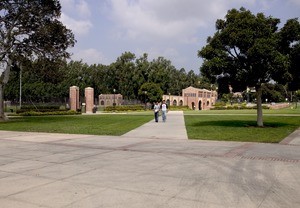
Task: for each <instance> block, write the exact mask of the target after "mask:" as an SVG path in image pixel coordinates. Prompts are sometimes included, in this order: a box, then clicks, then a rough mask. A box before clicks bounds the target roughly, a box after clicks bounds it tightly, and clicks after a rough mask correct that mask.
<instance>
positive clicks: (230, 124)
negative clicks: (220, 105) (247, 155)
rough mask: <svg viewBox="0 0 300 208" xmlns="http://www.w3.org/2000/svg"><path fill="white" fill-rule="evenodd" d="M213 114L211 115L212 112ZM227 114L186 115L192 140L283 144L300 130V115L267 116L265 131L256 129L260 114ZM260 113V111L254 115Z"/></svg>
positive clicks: (259, 128) (187, 126) (260, 128)
mask: <svg viewBox="0 0 300 208" xmlns="http://www.w3.org/2000/svg"><path fill="white" fill-rule="evenodd" d="M210 112H211V111H210ZM237 113H238V111H235V114H234V113H233V114H230V115H229V114H228V112H225V113H223V114H222V112H220V114H218V115H208V114H199V113H198V114H193V115H192V114H190V115H188V113H186V114H185V124H186V128H187V133H188V137H189V139H203V140H222V141H243V142H270V143H276V142H280V141H281V140H282V139H284V138H285V137H286V136H288V135H289V134H291V133H292V132H293V131H294V130H296V129H297V128H299V127H300V115H297V114H296V115H295V114H294V115H290V116H289V114H288V113H287V112H284V114H281V115H280V114H278V113H279V112H278V111H277V114H276V115H275V114H266V113H265V114H264V116H263V120H264V127H256V114H252V115H250V114H249V115H245V114H247V113H245V112H239V113H240V114H237ZM254 113H256V111H254Z"/></svg>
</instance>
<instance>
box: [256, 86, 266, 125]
mask: <svg viewBox="0 0 300 208" xmlns="http://www.w3.org/2000/svg"><path fill="white" fill-rule="evenodd" d="M255 90H256V100H257V126H259V127H263V126H264V123H263V112H262V100H261V96H262V88H261V84H258V85H256V86H255Z"/></svg>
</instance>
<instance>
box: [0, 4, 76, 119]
mask: <svg viewBox="0 0 300 208" xmlns="http://www.w3.org/2000/svg"><path fill="white" fill-rule="evenodd" d="M60 14H61V5H60V3H59V0H31V1H19V0H2V1H1V2H0V19H1V22H0V120H4V119H5V115H4V105H3V89H4V86H5V85H6V84H7V82H8V80H9V75H10V69H11V67H12V64H17V65H19V66H20V68H22V62H23V60H24V59H25V60H34V59H36V58H38V57H44V58H47V59H49V60H55V59H57V58H58V57H59V58H61V57H64V58H68V57H69V53H68V52H66V49H67V48H68V47H70V46H74V43H75V39H74V35H73V33H72V32H71V31H70V30H68V29H67V28H66V27H65V26H64V25H63V24H62V23H61V22H60V21H59V20H58V18H59V17H60Z"/></svg>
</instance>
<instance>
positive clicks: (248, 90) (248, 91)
mask: <svg viewBox="0 0 300 208" xmlns="http://www.w3.org/2000/svg"><path fill="white" fill-rule="evenodd" d="M249 93H250V89H249V87H247V103H249V101H250V99H249Z"/></svg>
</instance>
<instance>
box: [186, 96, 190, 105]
mask: <svg viewBox="0 0 300 208" xmlns="http://www.w3.org/2000/svg"><path fill="white" fill-rule="evenodd" d="M186 98H187V106H188V109H189V108H190V107H189V95H188V94H187V95H186Z"/></svg>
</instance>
